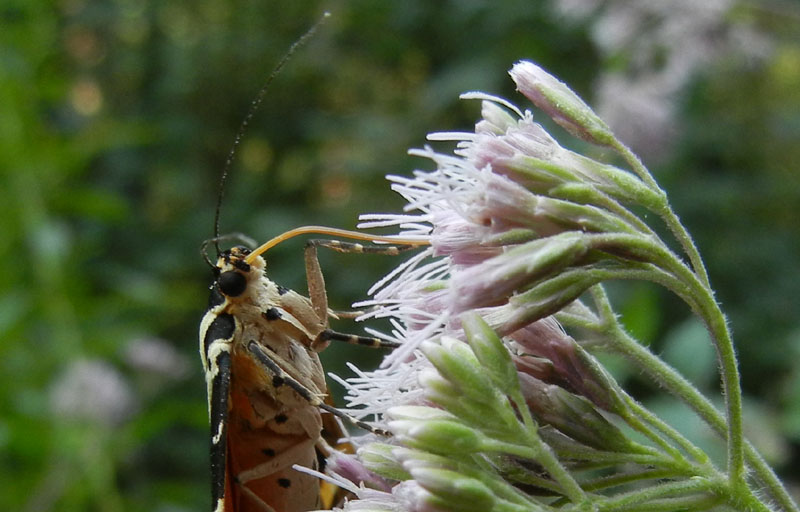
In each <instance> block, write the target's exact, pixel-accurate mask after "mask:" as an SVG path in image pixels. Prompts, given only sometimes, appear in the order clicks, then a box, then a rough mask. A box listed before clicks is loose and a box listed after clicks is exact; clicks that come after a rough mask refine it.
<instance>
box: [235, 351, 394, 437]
mask: <svg viewBox="0 0 800 512" xmlns="http://www.w3.org/2000/svg"><path fill="white" fill-rule="evenodd" d="M247 350H248V351H250V353H251V354H253V356H254V357H255V358H256V361H258V362H259V363H260V364H261V366H262V368H263V369H264V370H266V371H267V372H269V374H270V375H272V385H273V387H275V389H278V388H279V387H281V386H289V387H290V388H291V389H292V390H294V391H295V392H296V393H297V394H298V395H300V398H302V399H303V400H305V401H307V402H308V403H309V404H311V405H313V406H314V407H319V408H320V409H322V410H324V411H328V412H329V413H331V414H333V415H335V416H337V417H338V418H341V419H342V420H343V421H346V422H348V423H350V424H351V425H355V426H357V427H359V428H363V429H364V430H368V431H370V432H372V433H374V434H378V435H382V436H390V435H391V433H389V432H387V431H386V430H383V429H379V428H375V427H373V426H372V425H369V424H368V423H364V422H363V421H361V420H359V419H356V418H354V417H352V416H350V415H349V414H347V413H345V412H342V411H340V410H339V409H337V408H336V407H333V406H330V405H328V404H326V403H325V402H323V401H322V399H321V398H320V397H319V396H317V395H316V394H314V393H313V392H312V391H311V390H310V389H308V388H307V387H305V386H304V385H302V384H301V383H299V382H298V381H296V380H295V379H294V378H292V376H291V375H289V374H288V373H286V372H285V371H284V370H283V368H281V367H280V366H279V365H278V364H277V363H276V362H275V361H274V360H273V359H272V357H270V355H269V354H268V353H267V351H266V350H265V349H264V347H263V346H261V345H260V344H259V343H257V342H256V341H252V340H251V341H250V342H249V343H248V344H247Z"/></svg>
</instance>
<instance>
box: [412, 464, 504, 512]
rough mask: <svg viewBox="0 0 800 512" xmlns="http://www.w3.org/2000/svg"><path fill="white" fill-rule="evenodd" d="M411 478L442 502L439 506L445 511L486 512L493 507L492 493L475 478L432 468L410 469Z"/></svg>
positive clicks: (493, 498) (493, 497)
mask: <svg viewBox="0 0 800 512" xmlns="http://www.w3.org/2000/svg"><path fill="white" fill-rule="evenodd" d="M411 476H412V477H413V478H414V480H416V481H417V483H419V485H420V486H422V487H423V488H425V489H426V490H427V491H428V492H430V493H431V494H432V495H434V496H436V497H437V498H439V499H440V500H442V502H443V503H441V504H442V505H445V506H446V507H447V510H458V511H462V512H486V511H487V510H492V508H493V507H494V504H495V501H496V499H495V496H494V493H492V491H491V489H489V487H487V486H486V484H484V483H483V482H481V481H480V480H477V479H475V478H470V477H467V476H464V475H462V474H460V473H457V472H455V471H450V470H447V469H433V468H418V469H412V470H411ZM437 504H438V503H437Z"/></svg>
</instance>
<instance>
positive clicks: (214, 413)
mask: <svg viewBox="0 0 800 512" xmlns="http://www.w3.org/2000/svg"><path fill="white" fill-rule="evenodd" d="M304 233H323V234H326V235H332V236H341V237H349V238H357V239H366V240H371V241H384V242H391V243H395V244H396V243H402V244H406V245H403V246H397V245H391V246H364V245H361V244H358V243H345V242H340V241H336V240H311V241H309V242H308V243H307V245H306V249H305V266H306V275H307V279H308V288H309V296H308V297H306V296H303V295H301V294H299V293H297V292H295V291H293V290H289V289H287V288H283V287H281V286H280V285H278V284H276V283H275V282H273V281H272V280H270V279H269V277H268V276H267V273H266V261H265V260H264V258H263V257H262V254H263V253H264V252H265V251H266V250H267V249H269V248H270V247H272V246H274V245H275V244H277V243H279V242H280V241H282V240H285V239H287V238H290V237H292V236H296V235H297V234H304ZM420 243H421V242H419V241H416V240H398V239H395V238H385V237H380V236H373V235H366V234H362V233H358V232H350V231H345V230H338V229H334V228H324V227H318V226H308V227H303V228H298V229H295V230H292V231H289V232H287V233H284V234H283V235H280V236H278V237H276V238H274V239H273V240H271V241H269V242H267V243H266V244H264V245H262V246H261V247H259V248H258V249H256V250H254V251H251V250H249V249H247V248H244V247H241V246H237V247H233V248H232V249H229V250H226V251H223V252H221V253H220V254H219V258H218V259H217V261H216V263H214V264H213V271H214V274H215V279H214V282H213V284H212V285H211V288H210V290H211V294H210V299H209V307H208V311H207V312H206V314H205V316H204V317H203V320H202V322H201V325H200V355H201V359H202V362H203V369H204V371H205V376H206V384H207V388H208V397H209V416H210V422H211V444H210V449H211V482H212V488H211V495H212V504H213V510H214V511H215V512H251V511H253V512H255V511H259V512H301V511H307V510H312V509H315V508H319V506H320V482H319V480H318V479H317V478H315V477H314V476H311V475H308V474H306V473H301V472H298V471H296V470H294V469H292V466H293V465H295V464H298V465H301V466H305V467H308V468H311V469H315V470H317V469H321V463H322V461H324V457H325V456H327V455H328V454H329V453H330V451H331V447H330V445H329V443H328V442H327V441H326V440H325V438H324V436H323V434H322V432H323V430H324V429H325V430H327V431H329V433H332V434H335V435H341V427H340V426H339V423H338V422H337V421H336V419H335V418H334V417H333V416H332V415H335V416H338V417H341V418H343V419H346V420H348V421H351V422H353V423H354V424H356V425H358V426H360V427H363V428H369V429H371V430H373V431H376V430H375V429H372V428H371V427H370V426H369V425H366V424H364V423H362V422H360V421H358V420H355V419H352V418H350V417H349V416H347V415H346V414H343V413H341V412H340V411H338V410H337V409H335V408H334V407H332V406H330V405H329V404H327V403H325V401H324V400H325V396H326V393H327V386H326V383H325V376H324V373H323V368H322V365H321V363H320V360H319V357H318V352H319V351H321V350H323V349H324V348H326V347H327V346H328V345H329V344H330V342H331V341H342V342H347V343H356V344H360V345H367V346H371V347H393V346H395V345H394V343H392V342H387V341H384V340H380V339H378V338H370V337H364V336H356V335H349V334H344V333H340V332H337V331H333V330H331V329H330V328H329V327H328V318H329V317H335V314H333V313H332V312H331V311H330V310H329V309H328V302H327V294H326V291H325V283H324V278H323V276H322V272H321V269H320V266H319V262H318V259H317V255H316V251H317V247H318V246H324V247H328V248H330V249H333V250H336V251H341V252H376V253H382V254H397V253H398V252H400V251H401V250H404V249H406V248H412V247H414V246H416V245H420ZM323 411H325V412H328V413H331V414H325V415H323V414H322V412H323ZM378 432H379V433H380V432H381V431H378Z"/></svg>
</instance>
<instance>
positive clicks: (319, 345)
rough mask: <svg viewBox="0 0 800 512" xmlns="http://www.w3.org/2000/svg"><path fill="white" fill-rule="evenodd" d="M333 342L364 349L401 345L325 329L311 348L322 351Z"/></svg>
mask: <svg viewBox="0 0 800 512" xmlns="http://www.w3.org/2000/svg"><path fill="white" fill-rule="evenodd" d="M331 341H341V342H344V343H349V344H351V345H361V346H362V347H370V348H397V347H399V346H400V344H399V343H397V342H394V341H389V340H382V339H380V338H374V337H371V336H359V335H357V334H347V333H344V332H338V331H334V330H333V329H325V330H324V331H322V332H321V333H319V336H317V339H315V340H314V341H313V342H312V343H311V348H313V349H314V350H317V351H319V350H322V349H323V348H325V347H327V346H328V344H329V343H330V342H331Z"/></svg>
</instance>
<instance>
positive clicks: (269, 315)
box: [262, 308, 282, 321]
mask: <svg viewBox="0 0 800 512" xmlns="http://www.w3.org/2000/svg"><path fill="white" fill-rule="evenodd" d="M262 316H263V317H264V318H265V319H267V320H270V321H272V320H280V318H281V316H282V315H281V312H280V311H279V310H278V308H267V310H266V311H264V312H263V313H262Z"/></svg>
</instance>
